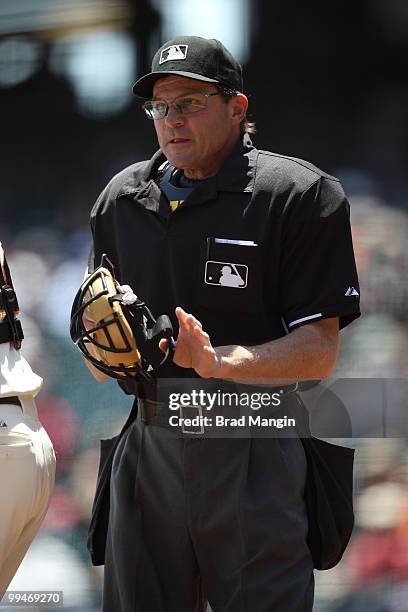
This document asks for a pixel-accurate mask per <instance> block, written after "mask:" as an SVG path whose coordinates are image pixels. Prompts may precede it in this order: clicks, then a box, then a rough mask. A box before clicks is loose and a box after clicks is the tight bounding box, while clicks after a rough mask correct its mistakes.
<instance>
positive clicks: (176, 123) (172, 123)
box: [164, 104, 185, 128]
mask: <svg viewBox="0 0 408 612" xmlns="http://www.w3.org/2000/svg"><path fill="white" fill-rule="evenodd" d="M164 121H165V124H166V125H167V126H168V127H171V128H175V127H181V126H182V125H184V123H185V116H184V115H183V114H182V113H181V112H180V111H179V110H177V108H176V107H175V105H174V104H170V105H169V108H168V111H167V115H166V116H165V118H164Z"/></svg>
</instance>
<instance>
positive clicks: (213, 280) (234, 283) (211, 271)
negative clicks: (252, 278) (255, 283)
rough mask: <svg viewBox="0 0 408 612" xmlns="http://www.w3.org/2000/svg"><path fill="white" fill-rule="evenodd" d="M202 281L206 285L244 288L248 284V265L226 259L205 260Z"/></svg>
mask: <svg viewBox="0 0 408 612" xmlns="http://www.w3.org/2000/svg"><path fill="white" fill-rule="evenodd" d="M204 282H205V284H206V285H219V286H221V287H235V288H237V289H245V287H246V286H247V284H248V266H245V265H244V264H237V263H231V262H228V261H207V262H206V264H205V277H204Z"/></svg>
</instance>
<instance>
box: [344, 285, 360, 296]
mask: <svg viewBox="0 0 408 612" xmlns="http://www.w3.org/2000/svg"><path fill="white" fill-rule="evenodd" d="M344 295H345V296H346V297H352V296H355V297H358V296H359V295H360V294H359V292H358V291H357V289H354V287H349V288H348V289H347V291H346V293H345V294H344Z"/></svg>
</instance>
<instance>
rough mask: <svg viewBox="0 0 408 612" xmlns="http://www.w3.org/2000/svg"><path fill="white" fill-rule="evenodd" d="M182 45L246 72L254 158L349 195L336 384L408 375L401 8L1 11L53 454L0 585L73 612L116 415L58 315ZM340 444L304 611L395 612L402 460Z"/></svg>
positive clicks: (1, 104) (405, 495) (10, 120)
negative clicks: (337, 540) (350, 289)
mask: <svg viewBox="0 0 408 612" xmlns="http://www.w3.org/2000/svg"><path fill="white" fill-rule="evenodd" d="M178 34H196V35H202V36H206V37H216V38H220V39H221V40H222V41H223V42H224V43H225V44H226V46H227V47H229V48H230V49H231V51H232V52H233V53H234V54H235V55H236V57H237V58H238V59H239V60H240V61H241V63H242V64H243V65H244V69H245V83H246V85H245V91H246V93H248V95H249V98H250V119H252V120H255V121H256V123H257V128H258V132H257V134H256V135H255V137H254V141H255V143H256V145H257V146H258V147H259V148H266V149H270V150H274V151H276V152H278V153H283V154H289V155H293V156H296V157H303V158H306V159H307V160H309V161H311V162H313V163H315V164H316V165H318V166H320V167H322V168H323V169H324V170H326V171H328V172H331V173H332V174H335V175H337V176H339V177H340V178H341V180H342V181H343V185H344V187H345V189H346V192H347V193H348V195H349V199H350V202H351V206H352V222H353V232H354V241H355V246H356V254H357V259H358V267H359V273H360V276H361V286H362V296H363V299H362V307H363V314H364V316H363V317H362V318H361V319H360V320H359V321H358V322H356V323H354V324H353V325H352V326H351V328H350V329H348V330H346V332H345V334H344V335H343V339H342V352H341V356H340V359H339V365H338V368H337V371H336V376H337V377H339V376H340V377H364V378H372V379H377V378H387V377H390V378H395V379H398V378H402V379H403V378H405V379H406V378H407V376H408V361H407V340H408V338H407V335H408V319H407V304H408V300H407V297H408V251H407V239H408V176H407V171H406V168H407V164H408V138H407V136H408V134H407V132H408V114H407V108H408V78H407V58H408V3H407V2H405V1H404V0H355V1H354V2H353V3H351V4H350V3H345V2H341V1H340V0H332V1H331V2H330V3H327V2H323V0H315V1H314V2H311V3H310V2H302V3H301V2H295V1H294V0H273V1H270V0H206V1H205V2H203V1H202V0H150V1H149V0H133V1H131V0H2V1H1V3H0V108H1V118H2V122H1V142H2V163H1V164H0V192H1V205H0V206H1V215H0V239H1V240H2V242H3V244H4V246H5V248H6V250H7V252H8V255H9V259H10V264H11V268H12V271H13V275H14V280H15V285H16V288H17V291H18V294H19V299H20V305H21V307H22V310H23V313H24V315H23V323H24V328H25V333H26V340H25V343H24V347H23V348H24V353H25V355H26V356H27V358H28V359H29V361H30V363H31V364H32V366H33V368H34V369H35V370H36V371H37V372H38V373H39V374H41V376H43V377H44V379H45V384H44V388H43V391H42V392H41V395H40V396H39V406H40V411H41V415H42V419H43V422H44V424H45V426H46V427H47V429H48V431H49V433H50V436H51V438H52V439H53V442H54V445H55V448H56V452H57V458H58V477H57V484H56V488H55V493H54V496H53V500H52V504H51V507H50V510H49V513H48V516H47V518H46V521H45V524H44V526H43V528H42V530H41V532H40V535H39V537H38V538H37V539H36V541H35V543H34V545H33V546H32V548H31V549H30V551H29V553H28V555H27V557H26V559H25V560H24V562H23V564H22V566H21V568H20V569H19V571H18V573H17V575H16V577H15V579H14V581H13V583H12V585H11V587H10V588H11V589H14V590H19V589H28V590H30V589H31V590H49V589H55V590H63V591H64V595H65V609H66V610H69V611H72V612H73V611H79V610H80V611H83V612H91V611H92V612H96V611H97V610H99V609H100V601H101V583H102V571H101V570H100V569H97V570H96V569H95V568H92V567H91V565H90V562H89V559H88V555H87V552H86V548H85V539H86V529H87V523H88V519H89V512H90V505H91V500H92V495H93V491H94V486H95V479H96V470H97V459H98V458H97V448H98V440H99V438H100V437H104V436H109V435H110V432H116V430H118V428H119V427H120V424H121V422H122V420H123V418H124V416H125V414H126V413H127V410H128V409H129V404H130V401H129V398H127V397H125V396H124V395H122V394H121V393H120V392H119V391H118V390H117V389H116V386H115V384H114V383H113V382H108V383H105V384H103V385H98V384H97V383H96V382H94V381H93V379H91V377H90V375H88V373H87V371H86V368H85V366H84V365H83V363H82V360H81V359H80V357H79V355H78V354H77V352H76V351H75V350H74V348H73V347H72V346H71V342H70V340H69V338H68V323H69V311H70V304H71V301H72V297H73V295H74V294H75V291H76V289H77V287H78V286H79V284H80V282H81V279H82V276H83V271H84V267H85V263H86V259H87V254H88V250H89V245H90V234H89V230H88V215H89V210H90V208H91V206H92V204H93V202H94V200H95V199H96V197H97V195H98V194H99V192H100V190H101V189H102V188H103V186H104V185H105V184H106V182H107V181H108V180H109V179H110V177H111V176H112V175H113V174H114V173H116V172H118V171H119V170H120V169H122V168H123V167H125V166H126V165H128V164H130V163H132V162H134V161H137V160H141V159H145V158H146V157H150V155H151V154H152V152H153V151H154V150H155V149H156V142H155V137H154V133H153V130H152V125H151V124H150V123H149V122H148V121H147V120H145V119H144V117H143V115H142V113H141V110H140V108H139V106H140V103H139V102H138V101H137V100H135V99H134V98H133V97H132V95H131V85H132V84H133V82H134V80H135V79H136V78H137V76H138V75H140V74H142V73H144V72H145V71H147V70H148V69H149V63H150V59H151V56H152V54H153V52H154V51H155V50H156V49H157V48H158V46H159V45H160V44H161V43H162V42H164V41H165V40H167V39H169V38H170V37H172V36H173V35H178ZM334 378H335V377H334ZM401 402H402V404H401V405H402V407H403V408H404V409H405V408H406V404H407V397H406V395H405V396H404V397H403V398H402V400H401ZM405 419H406V417H405ZM401 431H402V432H403V430H401ZM347 442H348V443H351V444H352V445H353V446H355V447H356V448H357V449H358V452H357V455H356V483H355V489H356V515H357V525H356V529H355V533H354V536H353V539H352V542H351V545H350V546H349V549H348V551H347V553H346V555H345V558H344V560H343V561H342V563H341V564H340V565H339V566H338V567H337V568H335V569H334V570H332V571H330V572H323V573H317V577H316V578H317V598H316V607H315V610H316V611H317V612H354V611H363V610H364V611H370V612H404V611H408V488H407V481H408V444H407V442H406V440H405V439H404V438H396V437H394V438H384V439H373V438H371V439H368V438H358V439H353V440H351V441H350V440H348V441H347ZM3 494H4V492H3ZM254 612H256V611H254Z"/></svg>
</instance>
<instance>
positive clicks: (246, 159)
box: [118, 134, 259, 196]
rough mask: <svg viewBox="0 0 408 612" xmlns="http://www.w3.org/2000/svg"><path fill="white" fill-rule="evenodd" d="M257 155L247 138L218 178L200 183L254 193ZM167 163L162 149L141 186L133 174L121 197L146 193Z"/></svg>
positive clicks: (225, 189) (151, 162)
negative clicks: (141, 192)
mask: <svg viewBox="0 0 408 612" xmlns="http://www.w3.org/2000/svg"><path fill="white" fill-rule="evenodd" d="M258 154H259V152H258V150H257V149H256V148H255V147H254V146H253V144H252V141H251V139H250V137H249V134H244V135H243V136H242V137H241V138H240V139H239V140H238V142H237V143H236V145H235V147H234V148H233V150H232V151H231V153H230V155H229V156H228V157H227V159H226V160H225V161H224V163H223V165H222V166H221V168H220V170H219V172H218V173H217V174H216V175H215V176H212V177H210V178H208V179H205V180H203V181H200V183H201V184H202V185H203V186H204V184H205V185H206V186H207V187H208V188H210V189H215V190H216V191H231V192H238V193H242V192H252V191H253V187H254V180H255V169H256V160H257V158H258ZM165 161H166V158H165V156H164V154H163V152H162V151H161V149H159V150H158V151H156V153H155V154H154V155H153V157H152V158H151V159H150V160H149V161H148V163H147V165H146V166H145V168H144V170H143V172H142V176H141V180H140V182H139V181H138V184H135V176H134V175H133V174H130V175H129V176H128V177H127V179H126V181H125V182H124V184H123V185H122V188H121V189H120V192H119V193H118V196H122V195H129V194H132V193H136V192H139V191H141V190H144V189H145V188H146V185H147V184H148V183H149V182H150V181H152V180H154V179H155V178H156V176H157V171H158V169H159V167H160V166H161V165H162V164H163V162H165ZM139 176H140V175H139Z"/></svg>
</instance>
